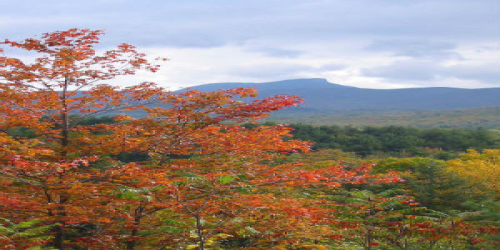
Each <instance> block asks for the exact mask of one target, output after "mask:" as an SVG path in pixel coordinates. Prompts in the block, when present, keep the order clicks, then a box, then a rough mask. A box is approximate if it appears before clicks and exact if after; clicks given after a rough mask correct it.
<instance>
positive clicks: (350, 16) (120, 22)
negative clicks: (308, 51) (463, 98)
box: [0, 0, 499, 48]
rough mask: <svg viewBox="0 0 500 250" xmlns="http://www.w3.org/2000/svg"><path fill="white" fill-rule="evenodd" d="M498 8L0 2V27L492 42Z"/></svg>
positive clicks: (233, 37) (135, 36)
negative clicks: (5, 22) (2, 21)
mask: <svg viewBox="0 0 500 250" xmlns="http://www.w3.org/2000/svg"><path fill="white" fill-rule="evenodd" d="M497 7H498V4H497V1H496V0H481V1H470V0H469V1H465V0H453V1H452V0H432V1H431V0H415V1H391V0H379V1H377V2H376V3H374V2H373V1H370V0H351V1H340V0H336V1H319V0H317V1H298V0H286V1H285V0H253V1H235V0H216V1H202V0H189V1H156V0H145V1H134V0H123V1H119V0H112V1H104V0H101V1H91V2H85V3H83V2H81V1H63V2H61V1H55V0H47V1H35V0H26V1H23V2H15V1H2V3H0V16H3V17H5V18H8V19H10V20H11V21H9V22H10V24H12V25H5V26H2V35H3V36H8V37H12V36H16V35H18V34H20V33H23V35H24V36H32V35H33V34H37V33H41V32H47V31H52V30H61V29H66V28H73V27H89V28H104V29H108V30H109V31H110V32H113V38H116V40H120V42H122V41H127V42H131V43H135V44H138V45H156V44H162V45H164V46H176V47H202V48H203V47H207V46H221V45H224V44H228V43H238V42H244V41H247V40H250V39H262V38H266V39H269V40H276V41H280V42H288V43H295V42H297V41H301V42H304V41H307V42H311V41H335V39H339V38H347V37H350V38H358V39H365V40H372V39H373V38H377V37H394V38H396V37H401V36H404V37H410V38H415V37H433V39H444V40H457V39H458V40H463V39H468V40H478V39H489V40H496V39H497V37H498V34H499V32H498V29H497V27H498V18H497V17H498V10H497V9H498V8H497ZM34 17H36V19H39V20H44V21H43V22H39V21H38V22H37V21H34V20H33V18H34ZM61 19H64V22H61V21H60V20H61ZM29 20H33V21H32V22H30V21H29ZM113 40H114V39H113Z"/></svg>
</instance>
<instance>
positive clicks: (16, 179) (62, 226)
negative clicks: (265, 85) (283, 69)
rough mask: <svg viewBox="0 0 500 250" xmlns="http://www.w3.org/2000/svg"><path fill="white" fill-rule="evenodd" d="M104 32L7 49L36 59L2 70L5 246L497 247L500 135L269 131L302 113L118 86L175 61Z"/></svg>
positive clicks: (260, 102)
mask: <svg viewBox="0 0 500 250" xmlns="http://www.w3.org/2000/svg"><path fill="white" fill-rule="evenodd" d="M103 33H104V32H103V31H100V30H87V29H71V30H67V31H59V32H52V33H46V34H43V35H42V36H41V37H40V38H39V39H35V38H28V39H26V40H23V41H11V40H5V41H3V42H1V43H0V45H3V46H6V47H12V48H16V49H21V50H25V51H30V52H31V53H36V54H37V55H38V56H39V57H37V58H36V59H34V60H33V61H29V62H27V61H23V60H21V59H18V58H12V57H7V56H5V55H2V56H1V57H0V249H15V250H17V249H29V250H36V249H38V250H49V249H52V250H53V249H58V250H60V249H66V250H96V249H110V250H114V249H117V250H118V249H126V250H146V249H151V250H153V249H191V250H195V249H196V250H208V249H214V250H215V249H293V250H303V249H345V250H348V249H349V250H357V249H360V250H389V249H390V250H392V249H408V250H410V249H450V250H458V249H495V248H497V247H498V245H499V244H500V237H499V236H498V231H499V226H500V218H499V213H498V209H499V207H500V201H499V198H500V197H499V183H500V180H499V178H500V175H499V174H498V169H499V167H500V162H499V157H500V150H499V149H498V148H499V142H498V138H499V136H498V134H497V133H495V132H494V131H487V130H481V129H477V130H465V129H417V128H410V127H401V126H385V127H373V126H371V127H363V128H354V127H350V126H346V127H340V126H319V127H315V126H310V125H303V124H291V125H286V124H277V123H262V124H260V123H258V122H259V121H260V120H261V119H263V118H266V117H268V116H269V113H271V112H273V111H277V110H281V109H284V108H287V107H293V106H296V105H299V104H300V103H301V101H302V100H301V99H300V98H299V97H297V96H288V95H278V96H274V97H266V98H261V99H254V97H256V96H257V95H258V93H257V92H256V91H255V90H254V89H251V88H234V89H230V90H219V91H214V92H202V91H198V90H188V91H185V92H182V93H178V92H177V93H176V92H170V91H167V90H165V89H163V88H162V87H160V86H159V85H156V84H154V83H151V82H144V83H140V84H138V85H133V86H129V87H122V88H120V87H117V86H114V85H110V84H107V83H106V81H108V80H112V79H115V78H117V77H124V76H128V75H133V74H135V73H136V72H137V71H139V70H145V71H149V72H155V71H158V70H159V68H160V66H161V65H162V62H163V61H165V60H166V59H163V58H156V59H154V60H150V59H149V58H148V57H147V56H146V55H145V54H142V53H139V52H137V51H136V48H135V47H134V46H132V45H129V44H122V45H119V46H118V47H117V48H116V49H113V50H109V51H106V52H98V51H96V50H95V49H94V46H95V45H96V44H98V43H99V38H100V36H101V35H103ZM0 52H1V51H0ZM245 98H252V99H253V100H252V101H249V102H244V101H243V100H245ZM153 104H154V105H153ZM134 110H140V111H141V112H145V113H146V116H144V117H141V118H134V117H131V116H128V115H126V114H127V112H128V111H134ZM117 111H119V112H121V113H122V114H120V115H114V116H106V114H107V113H116V112H117Z"/></svg>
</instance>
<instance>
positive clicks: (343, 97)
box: [191, 78, 500, 113]
mask: <svg viewBox="0 0 500 250" xmlns="http://www.w3.org/2000/svg"><path fill="white" fill-rule="evenodd" d="M234 87H254V88H256V89H257V90H258V91H259V94H260V97H266V96H272V95H278V94H289V95H298V96H300V97H301V98H303V99H304V101H305V102H304V104H302V105H301V107H300V108H294V111H296V112H300V113H301V112H307V113H310V112H311V111H312V110H315V111H318V110H362V109H370V110H388V109H390V110H395V109H397V110H443V109H460V108H476V107H485V106H497V105H499V103H500V98H499V93H500V88H483V89H460V88H442V87H439V88H410V89H364V88H355V87H349V86H343V85H339V84H333V83H330V82H328V81H327V80H325V79H319V78H313V79H295V80H285V81H278V82H268V83H260V84H257V83H213V84H204V85H199V86H194V87H192V88H191V89H198V90H202V91H214V90H217V89H229V88H234ZM287 112H290V111H287Z"/></svg>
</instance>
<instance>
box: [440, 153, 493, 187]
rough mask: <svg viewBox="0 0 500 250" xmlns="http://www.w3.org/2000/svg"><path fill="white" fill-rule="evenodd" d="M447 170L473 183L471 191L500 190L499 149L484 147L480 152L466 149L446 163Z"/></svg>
mask: <svg viewBox="0 0 500 250" xmlns="http://www.w3.org/2000/svg"><path fill="white" fill-rule="evenodd" d="M446 165H447V166H448V168H447V170H448V171H450V172H453V173H456V174H458V175H460V176H461V177H463V178H464V179H466V180H468V181H469V182H471V184H473V187H472V188H473V191H474V192H478V193H480V194H489V193H495V196H499V191H500V150H499V149H485V150H483V151H482V152H478V151H475V150H468V151H467V153H464V154H462V155H460V158H458V159H454V160H450V161H448V162H447V163H446Z"/></svg>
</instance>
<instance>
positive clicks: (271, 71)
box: [229, 62, 347, 79]
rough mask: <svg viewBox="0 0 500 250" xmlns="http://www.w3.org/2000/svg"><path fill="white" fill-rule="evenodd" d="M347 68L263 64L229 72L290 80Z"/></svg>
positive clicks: (338, 65)
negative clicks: (303, 75)
mask: <svg viewBox="0 0 500 250" xmlns="http://www.w3.org/2000/svg"><path fill="white" fill-rule="evenodd" d="M346 67H347V66H346V65H343V64H335V63H330V64H324V65H322V66H319V67H314V66H310V65H307V64H298V63H286V62H281V63H261V64H251V65H243V66H237V67H234V68H233V69H232V70H230V71H229V74H232V75H235V76H243V77H256V78H273V77H275V78H276V79H279V78H280V77H281V78H283V79H290V78H296V77H301V74H313V75H314V74H317V75H321V74H322V73H325V72H328V71H338V70H342V69H345V68H346Z"/></svg>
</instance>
